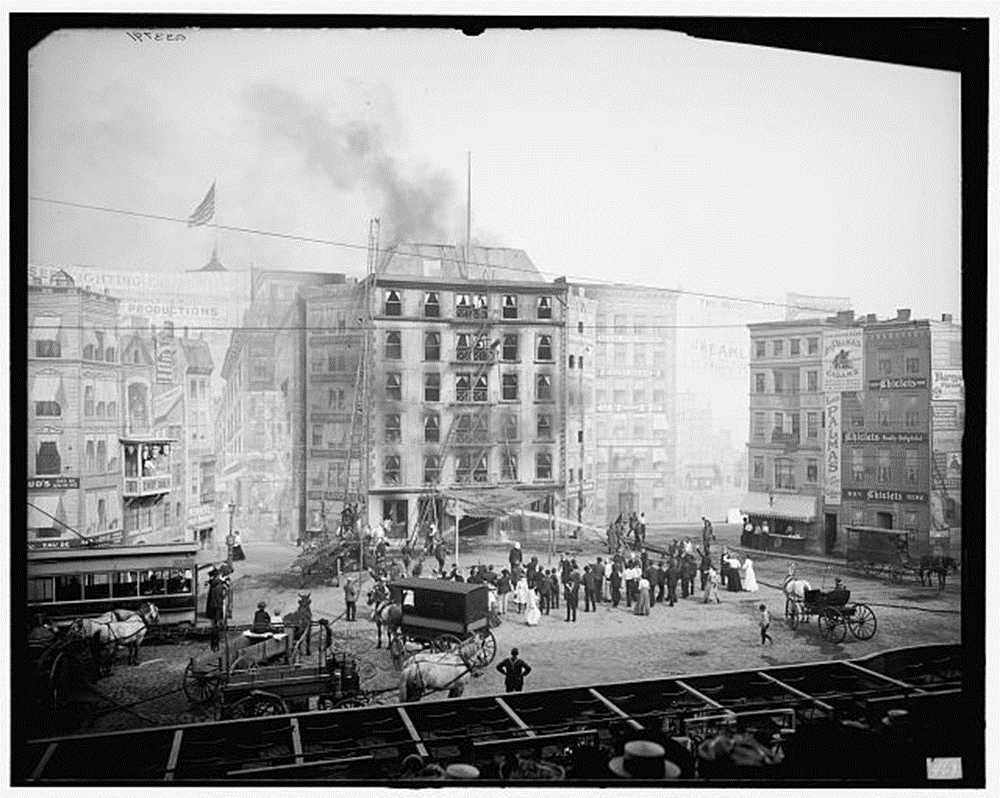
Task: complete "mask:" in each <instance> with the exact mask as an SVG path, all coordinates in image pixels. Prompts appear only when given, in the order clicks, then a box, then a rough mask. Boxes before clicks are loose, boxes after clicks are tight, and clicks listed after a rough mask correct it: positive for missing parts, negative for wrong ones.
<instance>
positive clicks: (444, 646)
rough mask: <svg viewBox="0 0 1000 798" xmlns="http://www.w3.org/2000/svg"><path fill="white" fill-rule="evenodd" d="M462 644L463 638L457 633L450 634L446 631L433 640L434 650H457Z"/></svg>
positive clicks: (432, 648) (432, 646)
mask: <svg viewBox="0 0 1000 798" xmlns="http://www.w3.org/2000/svg"><path fill="white" fill-rule="evenodd" d="M461 645H462V640H461V638H459V637H458V636H457V635H453V634H448V633H447V632H445V633H444V634H443V635H438V636H437V637H435V638H434V640H432V641H431V650H432V651H440V652H445V651H455V650H457V649H459V648H460V647H461Z"/></svg>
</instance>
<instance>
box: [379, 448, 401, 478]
mask: <svg viewBox="0 0 1000 798" xmlns="http://www.w3.org/2000/svg"><path fill="white" fill-rule="evenodd" d="M382 483H383V484H385V485H399V484H400V458H399V455H398V454H390V455H386V458H385V462H384V463H383V464H382Z"/></svg>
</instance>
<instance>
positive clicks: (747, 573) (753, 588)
mask: <svg viewBox="0 0 1000 798" xmlns="http://www.w3.org/2000/svg"><path fill="white" fill-rule="evenodd" d="M740 581H741V582H742V583H743V589H744V590H745V591H747V592H748V593H756V592H757V590H758V589H759V588H758V586H757V574H755V573H754V570H753V560H751V559H750V558H749V557H747V556H746V555H745V554H744V555H743V556H742V557H741V558H740Z"/></svg>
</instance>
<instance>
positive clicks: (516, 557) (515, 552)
mask: <svg viewBox="0 0 1000 798" xmlns="http://www.w3.org/2000/svg"><path fill="white" fill-rule="evenodd" d="M523 559H524V555H523V554H522V553H521V544H520V543H515V544H514V548H512V549H511V550H510V554H508V555H507V560H508V561H509V562H510V572H511V573H514V569H515V568H517V567H518V566H519V565H520V564H521V562H522V560H523Z"/></svg>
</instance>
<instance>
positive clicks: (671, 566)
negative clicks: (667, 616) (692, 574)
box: [665, 557, 680, 607]
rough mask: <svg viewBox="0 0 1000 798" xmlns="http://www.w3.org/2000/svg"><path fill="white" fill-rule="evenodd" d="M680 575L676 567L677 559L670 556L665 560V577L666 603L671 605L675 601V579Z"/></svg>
mask: <svg viewBox="0 0 1000 798" xmlns="http://www.w3.org/2000/svg"><path fill="white" fill-rule="evenodd" d="M679 576H680V574H679V572H678V569H677V559H676V558H675V557H671V558H670V559H669V560H668V561H667V573H666V574H665V578H666V580H667V603H668V604H669V605H670V606H671V607H673V606H674V604H676V603H677V579H678V577H679Z"/></svg>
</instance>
